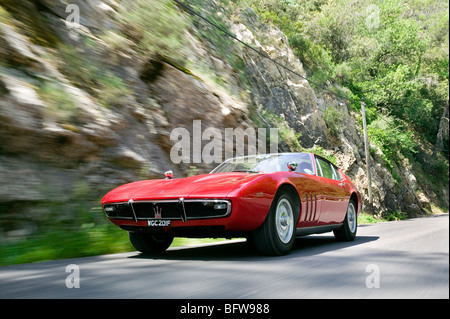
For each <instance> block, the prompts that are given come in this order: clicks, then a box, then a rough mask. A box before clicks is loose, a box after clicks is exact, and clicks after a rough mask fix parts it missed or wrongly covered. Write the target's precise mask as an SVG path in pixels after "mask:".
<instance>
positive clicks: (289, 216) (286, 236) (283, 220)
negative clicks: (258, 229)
mask: <svg viewBox="0 0 450 319" xmlns="http://www.w3.org/2000/svg"><path fill="white" fill-rule="evenodd" d="M275 222H276V225H277V233H278V237H279V238H280V240H281V241H282V242H283V243H284V244H287V243H288V242H289V241H290V240H291V238H292V234H293V230H294V214H293V212H292V207H291V204H290V203H289V201H288V200H287V199H285V198H283V199H282V200H280V201H279V202H278V205H277V210H276V213H275Z"/></svg>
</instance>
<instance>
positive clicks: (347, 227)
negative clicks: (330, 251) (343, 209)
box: [333, 200, 358, 241]
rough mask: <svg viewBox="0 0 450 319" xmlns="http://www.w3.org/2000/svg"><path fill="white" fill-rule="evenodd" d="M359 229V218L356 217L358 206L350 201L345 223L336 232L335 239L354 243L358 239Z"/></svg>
mask: <svg viewBox="0 0 450 319" xmlns="http://www.w3.org/2000/svg"><path fill="white" fill-rule="evenodd" d="M357 228H358V217H357V215H356V205H355V203H354V202H353V200H350V202H349V203H348V206H347V213H346V214H345V219H344V223H343V224H342V226H341V228H339V229H337V230H334V231H333V232H334V237H335V238H336V239H337V240H339V241H352V240H354V239H355V237H356V230H357Z"/></svg>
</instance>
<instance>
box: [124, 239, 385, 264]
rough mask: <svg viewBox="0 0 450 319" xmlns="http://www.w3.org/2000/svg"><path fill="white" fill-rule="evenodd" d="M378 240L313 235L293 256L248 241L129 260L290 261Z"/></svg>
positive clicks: (298, 244)
mask: <svg viewBox="0 0 450 319" xmlns="http://www.w3.org/2000/svg"><path fill="white" fill-rule="evenodd" d="M378 238H379V237H378V236H358V237H357V238H356V239H355V240H354V241H351V242H339V241H336V239H335V238H334V236H333V235H329V236H326V235H313V236H306V237H299V238H296V240H295V243H294V246H293V248H292V250H291V251H290V253H289V254H288V255H285V256H278V257H273V256H264V255H262V254H260V253H259V252H258V251H257V250H256V248H255V247H254V246H253V245H252V244H251V243H249V242H246V241H245V240H243V241H239V242H235V241H233V242H230V243H226V242H225V243H223V242H221V243H217V244H210V245H207V246H194V247H175V248H172V249H169V250H167V251H165V252H164V253H160V254H143V253H138V252H137V253H136V255H133V256H130V257H128V258H141V259H161V260H246V261H249V260H255V261H257V260H267V259H268V258H282V259H291V258H299V257H308V256H313V255H318V254H322V253H325V252H329V251H335V250H339V249H343V248H347V247H353V246H357V245H362V244H365V243H368V242H371V241H375V240H377V239H378Z"/></svg>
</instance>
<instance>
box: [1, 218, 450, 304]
mask: <svg viewBox="0 0 450 319" xmlns="http://www.w3.org/2000/svg"><path fill="white" fill-rule="evenodd" d="M68 265H75V266H69V268H68V269H67V268H66V267H67V266H68ZM66 270H67V271H68V272H66ZM77 274H78V275H79V276H78V277H76V275H77ZM75 278H79V281H77V280H75ZM66 281H67V284H68V285H69V286H74V285H75V287H73V288H67V286H66ZM78 283H79V288H76V285H77V284H78ZM0 298H152V299H154V298H170V299H173V298H181V299H191V298H192V299H197V298H201V299H210V298H220V299H222V298H226V299H260V298H269V299H272V298H277V299H279V298H283V299H290V298H295V299H297V298H302V299H304V298H446V299H447V298H449V218H448V214H444V215H439V216H432V217H425V218H418V219H411V220H407V221H397V222H386V223H379V224H373V225H366V226H360V227H359V229H358V236H357V239H356V240H355V241H354V242H350V243H342V242H336V241H335V240H334V237H333V236H332V233H327V234H323V235H314V236H309V237H301V238H299V239H297V241H296V244H295V247H294V249H293V251H292V252H291V253H290V254H289V255H287V256H283V257H263V256H260V255H259V254H258V253H256V252H254V251H252V250H251V249H250V248H249V247H248V246H247V244H246V243H245V242H243V241H242V240H235V241H228V242H227V243H226V244H215V245H210V246H201V247H192V248H171V249H169V250H168V251H167V252H166V254H165V255H163V256H160V257H147V256H144V255H141V254H140V253H137V252H131V253H123V254H114V255H105V256H96V257H86V258H78V259H69V260H60V261H51V262H42V263H34V264H24V265H17V266H7V267H2V268H0Z"/></svg>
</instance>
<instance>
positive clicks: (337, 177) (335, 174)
mask: <svg viewBox="0 0 450 319" xmlns="http://www.w3.org/2000/svg"><path fill="white" fill-rule="evenodd" d="M331 169H332V170H333V179H334V180H335V181H340V180H341V179H342V177H341V174H339V171H338V170H337V168H336V167H334V165H331Z"/></svg>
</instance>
